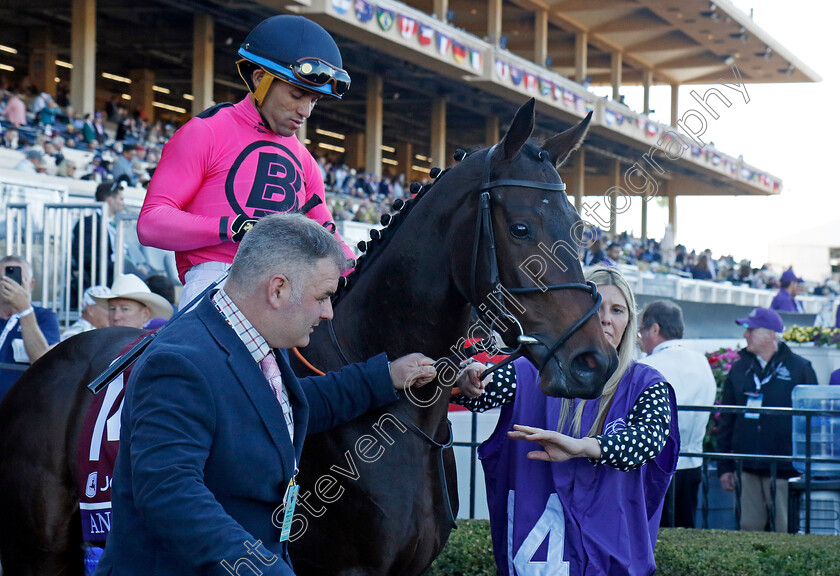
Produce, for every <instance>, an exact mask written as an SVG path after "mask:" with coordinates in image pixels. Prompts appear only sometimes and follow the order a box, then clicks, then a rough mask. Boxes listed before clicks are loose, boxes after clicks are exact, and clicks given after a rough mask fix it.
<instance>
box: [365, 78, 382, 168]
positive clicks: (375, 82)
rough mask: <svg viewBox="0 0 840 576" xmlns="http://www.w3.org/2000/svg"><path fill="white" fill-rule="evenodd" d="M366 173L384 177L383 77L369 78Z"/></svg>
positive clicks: (366, 121) (366, 123)
mask: <svg viewBox="0 0 840 576" xmlns="http://www.w3.org/2000/svg"><path fill="white" fill-rule="evenodd" d="M365 172H369V173H371V174H376V176H377V177H379V176H382V76H380V75H379V74H369V75H368V76H367V113H366V114H365Z"/></svg>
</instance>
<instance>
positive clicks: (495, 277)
mask: <svg viewBox="0 0 840 576" xmlns="http://www.w3.org/2000/svg"><path fill="white" fill-rule="evenodd" d="M495 149H496V145H494V146H492V147H491V148H490V149H489V150H488V151H487V155H486V156H485V157H484V176H483V179H482V184H481V187H480V188H479V192H480V197H479V206H478V217H477V218H476V223H475V235H474V240H473V253H472V265H471V267H470V292H471V296H472V301H473V302H474V303H476V305H477V304H478V302H480V300H479V298H478V292H477V289H476V283H477V281H478V250H479V246H480V244H481V239H482V237H483V238H486V246H485V247H486V250H487V259H488V262H489V265H490V285H491V286H493V290H492V291H491V292H490V295H489V296H490V302H491V304H492V306H494V307H495V308H496V312H498V314H500V315H502V316H504V317H505V318H508V319H509V320H512V321H513V322H514V323H515V324H516V326H517V327H518V328H519V335H518V336H517V338H516V341H517V346H516V348H504V349H501V350H499V352H500V353H501V354H507V355H508V357H507V358H505V359H504V360H502V361H501V362H499V363H497V364H494V365H493V366H492V367H490V368H488V369H487V370H485V371H484V373H483V374H482V375H481V379H482V380H483V379H484V377H485V376H487V375H488V374H490V373H491V372H494V371H495V370H498V369H499V368H501V367H502V366H505V365H507V364H510V363H511V362H513V361H514V360H515V359H517V358H519V357H520V356H522V355H523V354H524V347H525V346H534V345H536V344H540V345H542V346H545V347H546V348H547V349H548V354H546V357H545V360H544V361H543V363H542V365H541V366H539V371H542V370H543V368H545V366H546V364H547V363H548V361H549V359H550V358H551V357H552V356H554V354H555V353H556V352H557V350H559V349H560V347H561V346H563V344H565V343H566V341H567V340H568V339H569V338H571V337H572V334H574V333H575V332H577V331H578V330H579V329H580V328H581V327H582V326H583V325H584V324H585V323H586V322H587V321H588V320H589V319H590V318H592V316H593V315H595V313H596V312H597V311H598V308H600V307H601V300H602V298H601V295H600V294H599V293H598V289H597V288H596V287H595V284H594V283H592V282H587V283H586V284H581V283H579V282H570V283H564V284H551V285H549V286H544V287H538V286H534V287H532V288H505V287H504V286H502V283H501V279H500V278H499V263H498V260H497V258H496V241H495V238H494V235H493V214H492V211H491V208H490V191H491V190H492V189H493V188H501V187H503V186H517V187H520V188H535V189H537V190H550V191H556V192H565V190H566V184H565V183H563V181H562V180H561V181H560V182H559V183H555V184H552V183H551V182H534V181H531V180H509V179H503V180H492V181H491V180H490V167H491V166H490V158H491V156H492V155H493V151H494V150H495ZM540 158H543V156H542V154H541V155H540ZM565 289H569V290H583V291H584V292H586V293H588V294H589V295H590V296H591V298H592V301H593V306H592V308H591V309H590V310H589V311H588V312H587V313H586V314H584V315H583V317H581V318H580V319H579V320H578V321H577V322H575V323H574V324H573V325H572V326H571V327H570V328H569V329H568V330H566V332H565V333H563V335H562V336H560V337H559V338H558V339H557V340H556V341H555V342H554V343H553V344H551V343H550V342H545V341H543V340H542V339H541V338H540V337H539V336H536V335H533V336H529V335H526V334H525V330H524V329H523V328H522V324H520V322H519V320H517V318H516V317H515V316H514V315H513V314H511V313H510V312H509V311H508V309H507V307H506V306H505V303H504V300H503V297H502V293H503V291H504V292H507V293H508V294H530V293H534V292H545V291H548V290H565ZM478 314H479V318H481V320H482V321H485V320H487V319H488V317H489V323H487V326H488V327H489V328H490V329H491V330H492V329H493V327H494V326H495V324H496V318H497V316H495V315H488V314H487V311H486V310H485V311H482V310H480V309H479V310H478Z"/></svg>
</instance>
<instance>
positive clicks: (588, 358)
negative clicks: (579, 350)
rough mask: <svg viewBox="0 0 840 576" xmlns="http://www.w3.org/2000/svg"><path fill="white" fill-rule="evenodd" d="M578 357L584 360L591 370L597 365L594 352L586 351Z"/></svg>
mask: <svg viewBox="0 0 840 576" xmlns="http://www.w3.org/2000/svg"><path fill="white" fill-rule="evenodd" d="M578 358H580V359H581V361H583V362H585V363H586V365H587V366H588V367H589V368H590V369H591V370H594V369H595V368H597V367H598V359H597V358H595V354H591V353H589V352H587V353H586V354H581V355H580V356H578Z"/></svg>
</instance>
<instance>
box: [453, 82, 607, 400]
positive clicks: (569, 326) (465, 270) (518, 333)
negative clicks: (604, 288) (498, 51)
mask: <svg viewBox="0 0 840 576" xmlns="http://www.w3.org/2000/svg"><path fill="white" fill-rule="evenodd" d="M589 119H590V117H589V116H587V117H586V118H585V119H584V120H583V121H582V122H581V123H580V124H578V125H577V126H574V127H572V128H570V129H569V130H567V131H565V132H563V133H561V134H557V135H555V136H554V137H552V138H549V139H548V140H546V141H545V142H543V143H542V144H541V145H535V144H533V143H530V142H528V139H529V138H530V136H531V133H532V131H533V129H534V100H533V99H532V100H531V101H529V102H528V103H526V104H525V105H523V106H522V107H521V108H520V109H519V111H518V112H517V114H516V117H515V118H514V120H513V123H512V124H511V126H510V129H509V130H508V132H507V134H506V135H505V136H504V138H502V140H501V141H500V142H499V143H498V144H497V145H495V146H494V147H492V148H490V149H489V150H488V149H485V150H479V151H477V152H475V153H473V154H470V155H469V157H468V158H467V159H466V160H465V161H464V162H463V163H462V164H461V165H459V166H458V167H461V166H463V168H465V169H466V168H467V165H471V168H472V171H480V173H481V174H482V177H481V179H482V184H481V186H480V189H479V192H478V195H479V200H478V210H477V212H476V211H474V210H470V211H468V214H467V215H466V216H465V217H466V218H475V220H474V224H473V226H474V228H472V230H475V233H474V235H473V236H472V237H471V238H470V240H469V241H471V242H473V243H474V245H473V250H472V254H471V260H470V263H468V262H467V261H466V260H465V259H462V260H461V261H460V262H453V267H454V270H453V275H454V276H455V278H456V283H458V284H459V287H460V288H461V290H462V293H465V294H469V297H468V298H469V300H470V301H471V303H472V305H473V306H474V307H476V308H477V309H478V310H479V312H480V316H481V318H482V322H481V323H480V324H483V327H484V328H492V329H493V330H495V331H496V332H498V333H499V334H500V335H501V336H502V339H503V340H504V341H505V344H506V345H507V346H509V347H511V348H516V347H519V346H521V348H520V350H521V351H522V353H523V355H524V356H526V357H527V358H528V359H529V360H531V362H533V363H534V365H535V366H537V368H539V370H540V385H541V387H542V389H543V392H544V393H545V394H547V395H549V396H563V397H576V398H594V397H597V396H599V395H600V393H601V391H602V389H603V386H604V383H605V382H606V381H607V379H608V378H609V376H610V375H611V374H612V373H613V371H614V370H615V367H616V365H617V362H618V359H617V356H616V351H615V349H614V348H613V347H612V346H611V345H610V344H609V342H607V340H606V339H605V337H604V334H603V331H602V330H601V326H600V322H599V320H598V314H597V309H598V307H599V305H600V297H599V296H598V295H597V292H596V291H595V288H594V286H588V285H587V284H586V283H585V281H584V277H583V271H582V270H581V266H580V262H579V259H578V250H579V247H580V245H581V243H582V242H581V239H582V232H583V225H582V222H581V219H580V217H579V216H578V214H577V212H576V211H575V209H574V207H573V206H572V205H571V204H570V203H569V199H568V197H567V196H566V193H565V191H564V189H565V186H564V184H563V183H562V180H561V179H560V175H559V174H558V173H557V167H558V166H560V165H561V164H562V163H563V162H564V161H565V160H566V159H567V158H568V157H569V155H570V154H571V153H572V152H573V151H574V150H576V149H577V148H578V146H580V143H581V142H582V140H583V138H584V136H585V134H586V130H587V128H588V125H589ZM458 167H456V168H458ZM454 172H456V170H455V169H453V173H454ZM473 174H474V172H473ZM452 175H453V176H454V175H455V174H452ZM473 189H474V188H473ZM463 229H464V228H462V230H463ZM464 240H465V239H464V238H461V239H460V241H461V242H462V243H464Z"/></svg>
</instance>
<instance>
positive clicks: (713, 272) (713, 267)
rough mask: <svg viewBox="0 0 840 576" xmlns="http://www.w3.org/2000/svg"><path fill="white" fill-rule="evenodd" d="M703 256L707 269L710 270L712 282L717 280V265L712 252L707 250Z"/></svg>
mask: <svg viewBox="0 0 840 576" xmlns="http://www.w3.org/2000/svg"><path fill="white" fill-rule="evenodd" d="M702 255H703V256H705V257H706V267H707V268H708V269H709V274H711V275H712V280H717V265H716V263H715V259H714V258H712V251H711V250H709V249H708V248H706V249H705V250H703V254H702Z"/></svg>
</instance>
